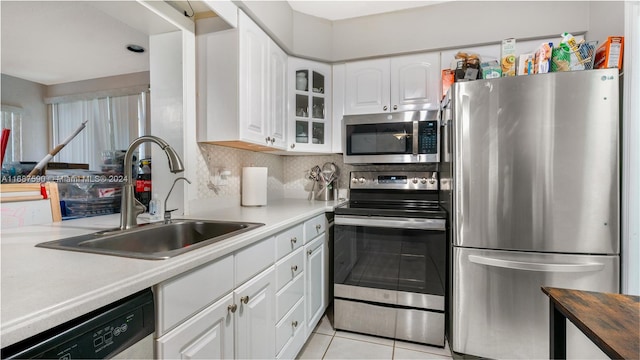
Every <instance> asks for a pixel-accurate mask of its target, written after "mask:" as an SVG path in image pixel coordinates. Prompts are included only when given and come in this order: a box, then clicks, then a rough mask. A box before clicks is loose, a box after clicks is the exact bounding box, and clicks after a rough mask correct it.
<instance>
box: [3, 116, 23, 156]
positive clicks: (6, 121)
mask: <svg viewBox="0 0 640 360" xmlns="http://www.w3.org/2000/svg"><path fill="white" fill-rule="evenodd" d="M23 113H24V111H23V110H22V109H21V108H17V107H13V106H5V105H2V109H1V111H0V120H1V121H2V128H3V129H9V130H11V133H10V134H9V142H8V143H7V148H6V150H5V153H4V161H5V162H9V161H20V160H22V114H23Z"/></svg>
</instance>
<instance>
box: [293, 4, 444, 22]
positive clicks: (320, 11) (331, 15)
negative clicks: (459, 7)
mask: <svg viewBox="0 0 640 360" xmlns="http://www.w3.org/2000/svg"><path fill="white" fill-rule="evenodd" d="M288 2H289V5H290V6H291V8H292V9H293V10H295V11H298V12H301V13H304V14H308V15H313V16H316V17H319V18H324V19H327V20H331V21H335V20H343V19H350V18H354V17H360V16H367V15H374V14H381V13H386V12H391V11H398V10H405V9H411V8H416V7H422V6H427V5H434V4H438V3H442V2H444V1H379V0H378V1H360V0H359V1H313V0H309V1H308V0H289V1H288Z"/></svg>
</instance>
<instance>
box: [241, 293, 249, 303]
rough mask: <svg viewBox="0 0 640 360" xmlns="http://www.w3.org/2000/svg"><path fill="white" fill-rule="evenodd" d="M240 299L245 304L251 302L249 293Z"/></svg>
mask: <svg viewBox="0 0 640 360" xmlns="http://www.w3.org/2000/svg"><path fill="white" fill-rule="evenodd" d="M240 301H241V302H242V303H243V304H246V303H248V302H249V295H247V296H243V297H241V298H240Z"/></svg>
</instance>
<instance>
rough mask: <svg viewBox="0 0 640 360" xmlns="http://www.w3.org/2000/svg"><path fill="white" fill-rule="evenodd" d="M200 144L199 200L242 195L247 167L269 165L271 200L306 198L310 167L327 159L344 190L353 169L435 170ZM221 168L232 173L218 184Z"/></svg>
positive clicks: (338, 155)
mask: <svg viewBox="0 0 640 360" xmlns="http://www.w3.org/2000/svg"><path fill="white" fill-rule="evenodd" d="M198 146H199V148H200V155H201V156H198V160H197V163H198V169H197V176H198V181H197V183H198V198H199V199H207V198H214V197H217V196H225V197H228V196H239V195H240V184H241V179H240V176H241V174H242V168H243V167H245V166H264V167H268V168H269V171H268V174H269V179H268V183H267V191H268V198H269V199H276V198H283V197H286V198H306V197H307V196H308V194H309V191H310V190H311V187H312V181H311V180H309V179H308V176H309V170H310V169H311V168H312V167H314V166H316V165H318V166H320V167H322V165H323V164H325V163H327V162H333V163H335V164H336V166H337V167H338V169H339V171H340V177H339V180H338V187H339V188H343V189H347V188H348V187H349V173H350V172H351V171H369V170H377V171H380V170H435V169H434V168H433V165H349V164H346V165H345V164H344V162H343V158H342V154H323V155H276V154H269V153H264V152H254V151H249V150H241V149H235V148H229V147H225V146H218V145H212V144H198ZM220 169H224V170H228V171H229V172H230V173H231V175H229V176H227V179H226V181H225V184H224V185H216V184H219V183H218V182H217V181H218V179H216V176H215V175H216V174H217V172H219V171H220Z"/></svg>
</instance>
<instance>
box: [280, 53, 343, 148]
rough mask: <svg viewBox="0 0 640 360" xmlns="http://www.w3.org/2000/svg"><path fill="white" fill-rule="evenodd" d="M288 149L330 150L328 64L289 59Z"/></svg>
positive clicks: (329, 70) (329, 83)
mask: <svg viewBox="0 0 640 360" xmlns="http://www.w3.org/2000/svg"><path fill="white" fill-rule="evenodd" d="M289 71H290V73H289V94H290V97H289V119H290V122H289V138H288V139H289V146H288V148H287V151H301V152H326V153H329V152H331V134H332V132H331V66H330V65H328V64H323V63H319V62H315V61H310V60H304V59H298V58H293V57H290V58H289Z"/></svg>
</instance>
